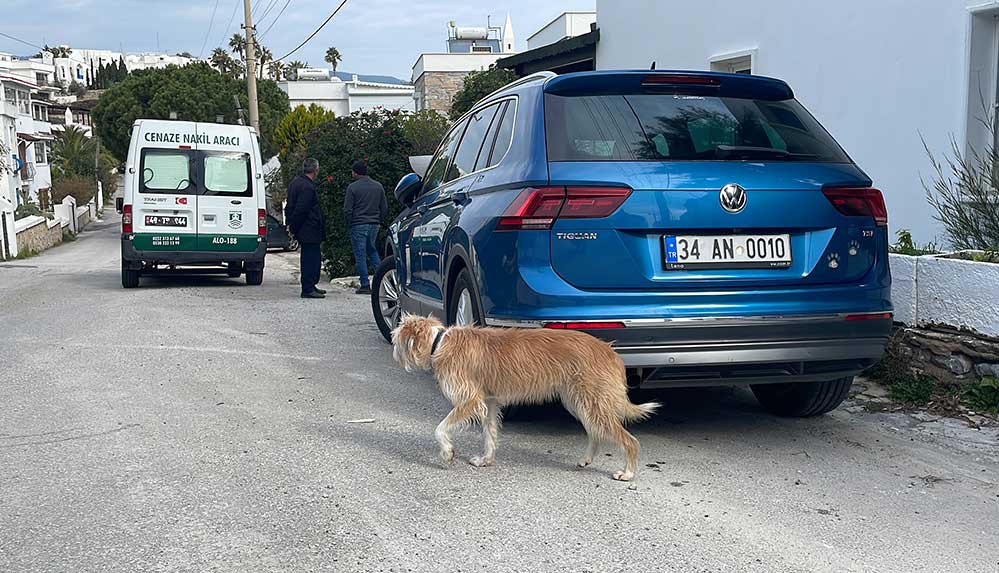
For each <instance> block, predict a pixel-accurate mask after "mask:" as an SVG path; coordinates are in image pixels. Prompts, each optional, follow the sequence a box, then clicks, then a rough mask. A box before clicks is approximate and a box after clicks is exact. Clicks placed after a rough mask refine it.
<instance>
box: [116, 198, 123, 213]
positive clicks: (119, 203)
mask: <svg viewBox="0 0 999 573" xmlns="http://www.w3.org/2000/svg"><path fill="white" fill-rule="evenodd" d="M124 208H125V198H124V197H115V198H114V210H115V211H118V212H119V213H121V212H122V210H123V209H124Z"/></svg>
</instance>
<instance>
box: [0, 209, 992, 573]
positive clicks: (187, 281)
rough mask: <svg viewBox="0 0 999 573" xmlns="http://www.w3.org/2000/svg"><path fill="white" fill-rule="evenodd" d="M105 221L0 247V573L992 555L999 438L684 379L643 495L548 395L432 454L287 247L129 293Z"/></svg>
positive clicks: (368, 355)
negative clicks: (56, 238)
mask: <svg viewBox="0 0 999 573" xmlns="http://www.w3.org/2000/svg"><path fill="white" fill-rule="evenodd" d="M116 226H117V218H116V217H115V216H114V215H113V214H109V215H107V217H106V222H105V223H103V224H99V225H97V226H94V227H92V229H91V230H89V231H87V232H85V233H83V234H82V235H81V236H80V238H79V239H78V240H77V241H76V242H73V243H69V244H65V245H62V246H59V247H57V248H55V249H53V250H51V251H48V252H46V253H43V254H42V255H40V256H38V257H35V258H31V259H27V260H24V261H14V262H11V263H0V332H2V341H3V342H2V344H3V349H2V351H0V570H2V571H98V570H100V571H138V570H142V571H173V570H218V571H265V570H266V571H298V570H329V571H430V572H435V571H463V572H468V571H510V572H525V571H545V572H550V571H598V572H606V571H995V570H997V569H999V530H997V525H996V524H997V523H999V487H997V481H999V451H997V446H996V441H995V432H994V431H993V432H992V433H989V431H986V430H982V431H976V430H973V429H969V428H965V427H964V426H963V425H962V424H961V423H957V422H954V423H947V422H932V423H922V422H920V421H919V420H917V419H915V418H912V417H910V416H907V415H900V414H894V415H885V414H866V413H863V412H850V411H847V410H846V409H841V410H839V411H837V412H835V413H833V414H832V415H829V416H825V417H822V418H818V419H810V420H786V419H779V418H775V417H772V416H770V415H767V414H766V413H764V412H763V411H762V410H761V409H760V408H759V407H758V406H757V405H756V403H755V402H754V401H753V399H752V397H751V395H750V394H749V393H747V392H746V391H743V390H732V389H711V390H685V391H672V392H667V393H663V394H662V395H660V396H659V398H660V399H661V400H662V401H664V402H665V408H664V410H663V411H662V413H661V414H659V415H657V416H656V417H655V418H654V419H652V420H651V421H649V422H646V423H643V424H641V425H638V426H636V427H635V429H634V430H635V433H636V435H637V436H638V438H639V439H640V440H641V443H642V455H641V472H640V473H639V476H638V479H637V481H635V482H634V485H632V486H630V485H629V484H622V483H618V482H614V481H612V480H611V479H610V473H611V472H612V471H613V470H616V469H618V468H619V466H620V463H621V462H620V457H619V456H618V454H617V453H614V455H613V457H607V456H600V459H599V460H598V461H597V462H596V463H595V465H594V467H592V468H589V469H586V470H578V469H576V468H575V466H574V461H575V460H576V459H577V457H578V456H579V455H580V454H581V452H582V451H583V449H584V446H585V437H584V434H583V432H582V430H581V428H580V427H579V426H578V424H576V423H575V422H574V421H572V420H571V419H569V418H567V417H565V416H563V415H561V414H558V411H557V410H552V411H548V412H546V411H542V412H540V413H538V412H535V413H534V418H528V419H521V420H511V421H508V422H507V424H506V426H505V427H504V429H503V430H502V432H501V440H500V450H499V457H498V465H497V466H496V467H491V468H484V469H476V468H473V467H471V466H469V465H467V464H465V463H461V462H459V463H456V464H455V465H454V466H453V467H450V468H446V469H445V468H443V467H442V466H441V464H440V463H439V462H438V460H437V457H436V451H435V446H434V441H433V429H434V427H435V425H436V424H437V422H438V421H439V419H440V418H441V417H442V416H443V415H444V414H445V413H446V412H447V410H448V405H447V403H446V402H445V401H444V399H443V398H442V397H440V396H439V395H438V392H437V390H436V387H435V385H434V382H433V380H432V379H431V378H430V377H429V376H428V375H426V374H407V373H405V372H403V371H402V370H401V369H399V368H397V367H396V366H395V365H393V364H392V363H391V361H390V358H391V354H390V350H389V347H388V346H387V345H386V344H385V343H384V342H382V341H381V339H380V338H379V336H378V334H377V331H376V329H375V327H374V325H373V323H372V321H371V317H370V310H369V307H368V303H367V300H366V299H364V298H362V297H357V296H355V295H353V294H352V293H349V292H346V291H337V292H331V295H330V296H329V298H327V299H325V300H302V299H300V298H299V297H298V290H297V285H296V276H297V275H296V274H295V269H296V267H297V261H296V257H295V255H293V254H291V255H272V256H269V257H268V259H267V270H266V274H265V282H264V285H263V286H261V287H248V286H245V285H244V284H243V281H242V279H238V280H235V279H226V278H208V277H200V278H162V279H143V281H142V286H141V288H139V289H137V290H127V291H126V290H123V289H121V287H120V283H119V270H118V242H117V241H118V239H117V234H116V233H117V227H116ZM853 410H857V408H854V409H853ZM369 418H370V419H374V422H373V423H352V422H351V420H357V419H369ZM457 447H458V455H459V457H460V460H461V461H464V460H467V458H468V456H470V455H473V454H476V453H478V452H479V448H480V447H481V444H480V439H479V436H478V433H477V431H466V432H463V433H461V434H459V435H458V439H457ZM647 464H649V465H647Z"/></svg>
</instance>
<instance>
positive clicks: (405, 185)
mask: <svg viewBox="0 0 999 573" xmlns="http://www.w3.org/2000/svg"><path fill="white" fill-rule="evenodd" d="M421 189H423V180H422V179H420V176H419V175H417V174H416V173H410V174H409V175H407V176H405V177H403V178H402V179H400V180H399V184H398V185H396V186H395V198H396V199H397V200H398V201H399V202H400V203H402V204H403V205H406V206H409V205H412V204H413V201H414V200H415V199H416V196H417V195H419V194H420V190H421Z"/></svg>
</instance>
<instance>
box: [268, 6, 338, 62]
mask: <svg viewBox="0 0 999 573" xmlns="http://www.w3.org/2000/svg"><path fill="white" fill-rule="evenodd" d="M346 3H347V0H343V1H342V2H340V5H339V6H337V7H336V10H333V13H332V14H330V16H329V18H326V21H324V22H323V23H322V24H320V25H319V27H318V28H316V31H315V32H313V33H311V34H309V37H308V38H306V39H305V40H304V41H303V42H302V43H301V44H299V45H298V46H297V47H296V48H295V49H294V50H292V51H290V52H288V53H287V54H285V55H283V56H281V57H280V58H277V60H278V61H281V60H284V59H286V58H287V57H288V56H290V55H292V54H294V53H295V52H297V51H299V50H300V49H302V46H304V45H306V44H308V43H309V40H311V39H312V38H314V37H315V35H316V34H318V33H319V31H320V30H322V29H323V28H324V27H325V26H326V24H329V23H330V20H332V19H333V16H336V13H337V12H339V11H340V8H343V5H344V4H346Z"/></svg>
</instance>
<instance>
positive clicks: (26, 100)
mask: <svg viewBox="0 0 999 573" xmlns="http://www.w3.org/2000/svg"><path fill="white" fill-rule="evenodd" d="M17 110H18V111H19V112H21V113H22V114H24V115H31V96H30V94H29V93H28V92H26V91H22V90H17Z"/></svg>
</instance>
